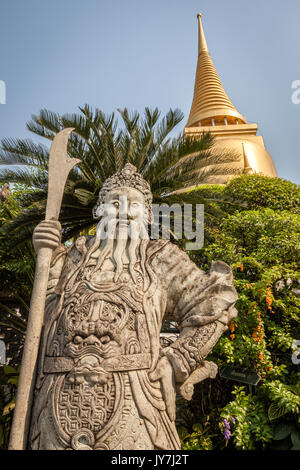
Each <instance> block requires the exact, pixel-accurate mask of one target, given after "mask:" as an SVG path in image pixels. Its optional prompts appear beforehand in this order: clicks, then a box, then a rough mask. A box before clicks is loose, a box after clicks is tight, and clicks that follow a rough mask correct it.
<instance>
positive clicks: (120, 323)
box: [30, 237, 236, 450]
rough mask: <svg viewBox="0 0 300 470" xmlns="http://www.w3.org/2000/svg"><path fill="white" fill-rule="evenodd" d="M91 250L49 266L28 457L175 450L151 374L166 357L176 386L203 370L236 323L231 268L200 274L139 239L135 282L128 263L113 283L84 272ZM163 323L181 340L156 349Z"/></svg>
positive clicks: (105, 274) (182, 257) (66, 254)
mask: <svg viewBox="0 0 300 470" xmlns="http://www.w3.org/2000/svg"><path fill="white" fill-rule="evenodd" d="M91 243H92V239H91V238H90V237H81V238H80V239H78V240H77V242H76V243H75V244H74V245H73V246H72V247H71V248H70V249H68V250H67V251H66V250H63V249H61V250H58V252H57V253H56V255H55V256H54V258H53V263H52V271H51V272H52V275H50V280H49V292H48V294H49V295H48V300H47V307H46V320H45V326H44V334H43V341H42V344H41V349H40V360H39V373H38V380H37V384H36V391H35V400H34V409H33V417H32V424H31V435H30V448H32V449H99V450H100V449H119V450H122V449H131V450H138V449H180V440H179V438H178V435H177V432H176V428H175V424H174V420H173V419H171V418H170V416H169V414H168V412H167V410H166V405H165V402H164V400H163V396H162V390H161V384H160V381H159V380H156V381H151V380H150V378H149V372H151V371H153V370H155V367H156V365H157V362H158V360H159V359H160V358H161V357H163V356H164V355H165V356H166V357H168V359H169V361H170V362H171V364H172V366H173V368H174V373H175V377H176V381H177V382H178V383H183V382H184V381H185V380H186V378H187V377H188V376H189V375H190V374H191V373H192V372H193V371H194V370H195V369H196V368H197V367H199V365H201V363H203V360H204V358H205V356H206V355H207V353H208V352H209V350H210V349H211V347H212V346H213V345H214V344H215V343H216V341H217V340H218V338H219V336H220V335H221V333H222V332H223V331H224V330H225V329H226V321H224V314H225V316H226V315H227V316H226V319H227V320H228V315H229V317H234V316H235V315H236V311H235V309H234V307H233V305H234V302H235V300H236V292H235V289H234V287H233V285H232V274H231V272H230V269H229V268H228V266H227V265H225V263H219V264H218V263H217V266H216V268H215V269H212V270H211V272H210V273H208V274H205V273H204V272H202V271H200V270H199V269H198V268H196V266H195V265H194V264H193V263H192V262H191V260H190V259H189V257H188V256H187V255H186V254H185V253H184V252H182V251H181V250H179V249H178V248H177V247H175V246H174V245H172V244H170V243H169V242H162V241H160V242H151V241H148V240H147V241H146V242H143V246H144V255H145V260H144V263H141V262H140V260H139V261H138V262H137V263H136V266H135V275H136V276H135V282H133V280H132V278H131V276H130V275H129V272H128V269H127V266H126V264H125V265H124V269H123V273H122V274H121V276H120V278H119V279H118V282H114V272H113V267H112V266H110V264H111V263H109V262H107V263H106V264H104V265H103V266H102V268H101V269H100V270H96V271H94V269H93V268H94V267H95V264H96V261H97V259H96V257H94V258H91V259H90V260H89V261H88V262H87V263H84V260H85V259H86V253H87V251H88V248H89V246H90V244H91ZM214 294H217V295H218V297H216V298H214ZM222 318H223V320H222ZM164 319H171V320H174V321H177V322H178V323H179V325H180V326H181V330H182V332H181V334H180V336H179V338H178V340H177V341H175V343H174V344H173V345H171V346H170V347H168V348H165V349H162V348H161V346H160V340H159V339H160V338H159V333H160V329H161V325H162V322H163V320H164ZM172 393H175V390H174V391H172Z"/></svg>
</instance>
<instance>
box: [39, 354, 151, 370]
mask: <svg viewBox="0 0 300 470" xmlns="http://www.w3.org/2000/svg"><path fill="white" fill-rule="evenodd" d="M99 366H100V367H102V368H103V369H104V370H105V371H107V372H125V371H129V370H141V369H149V368H150V366H151V355H150V354H149V353H142V354H128V355H126V354H123V355H120V356H116V357H111V358H108V359H103V360H102V361H101V363H100V364H99ZM80 367H82V365H80ZM73 368H76V362H75V361H74V359H72V358H71V357H59V356H58V357H49V356H46V357H45V360H44V373H45V374H59V373H64V372H70V371H71V370H72V369H73Z"/></svg>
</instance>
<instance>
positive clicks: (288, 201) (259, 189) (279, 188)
mask: <svg viewBox="0 0 300 470" xmlns="http://www.w3.org/2000/svg"><path fill="white" fill-rule="evenodd" d="M224 196H225V197H227V198H228V199H229V200H234V201H235V202H238V201H239V202H240V203H241V204H243V205H244V206H245V209H250V210H255V209H259V208H262V207H268V208H269V209H273V210H279V211H291V212H293V213H298V214H299V213H300V187H299V185H297V184H294V183H292V182H291V181H287V180H284V179H281V178H270V177H268V176H262V175H257V174H254V175H242V176H239V177H237V178H233V179H232V180H231V181H230V182H229V183H228V184H227V186H226V187H225V188H224Z"/></svg>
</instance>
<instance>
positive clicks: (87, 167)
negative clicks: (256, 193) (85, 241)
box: [0, 105, 237, 247]
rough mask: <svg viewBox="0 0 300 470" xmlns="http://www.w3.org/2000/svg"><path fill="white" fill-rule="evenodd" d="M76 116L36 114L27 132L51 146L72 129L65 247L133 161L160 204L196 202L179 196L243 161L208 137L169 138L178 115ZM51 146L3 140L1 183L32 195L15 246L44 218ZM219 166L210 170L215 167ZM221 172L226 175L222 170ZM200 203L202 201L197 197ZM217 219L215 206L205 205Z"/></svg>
mask: <svg viewBox="0 0 300 470" xmlns="http://www.w3.org/2000/svg"><path fill="white" fill-rule="evenodd" d="M79 110H80V113H78V114H65V115H62V116H60V115H59V114H57V113H54V112H51V111H48V110H41V112H40V114H39V115H33V116H32V120H31V121H30V122H29V123H28V124H27V128H28V129H29V130H30V131H31V132H33V133H34V134H35V135H37V136H39V137H43V138H45V139H47V140H49V141H52V140H53V138H54V137H55V135H56V134H57V133H58V132H59V131H61V130H62V129H64V128H66V127H73V128H74V131H73V132H72V133H71V136H70V138H69V143H68V154H69V156H70V157H72V158H79V159H80V160H81V163H80V164H79V165H78V166H77V167H75V168H74V169H73V170H72V171H71V173H70V175H69V179H68V181H67V184H66V188H65V193H64V198H63V202H62V207H61V213H60V222H61V224H62V227H63V241H66V240H70V239H72V238H73V237H75V236H77V235H78V234H79V233H86V232H87V231H88V230H89V229H91V227H92V226H93V224H94V221H93V218H92V207H93V205H94V204H95V202H96V199H97V195H98V193H99V190H100V188H101V186H102V184H103V182H104V181H105V179H106V178H108V177H109V176H110V175H112V174H113V173H115V172H116V171H118V170H120V169H121V168H123V166H124V165H125V164H126V163H128V162H130V163H132V164H133V165H135V166H136V167H137V169H138V171H140V173H141V174H142V176H143V177H144V178H145V179H146V180H147V181H149V183H150V185H151V188H152V192H153V196H154V202H156V203H157V202H161V201H162V199H163V200H164V202H172V201H173V200H175V201H176V202H178V200H180V202H184V201H185V200H188V201H189V202H192V200H191V198H192V196H191V195H188V194H186V195H184V194H180V197H179V196H178V195H177V196H176V195H174V191H175V190H177V189H179V188H183V187H188V186H190V185H194V184H196V183H197V184H200V183H201V182H203V181H204V179H205V178H206V177H207V176H209V175H212V174H215V175H217V174H221V173H222V174H224V164H226V165H228V167H227V170H228V173H233V172H234V170H233V169H232V168H231V166H230V162H233V161H235V160H236V158H237V156H236V155H235V154H232V153H228V152H227V153H221V154H216V152H215V151H213V150H212V147H213V144H214V138H213V137H212V136H211V135H210V134H208V133H205V134H203V135H202V137H201V138H200V139H199V138H198V139H192V138H185V137H184V136H183V135H182V134H180V135H179V136H177V137H170V133H171V132H172V131H173V130H174V128H175V127H176V126H177V125H178V124H179V123H180V122H181V120H182V119H183V114H182V112H181V111H180V110H178V109H175V110H172V109H170V111H169V112H168V113H167V114H166V115H165V116H164V117H163V118H160V112H159V110H158V109H157V108H155V109H154V110H150V109H149V108H145V111H144V115H143V116H141V115H140V114H139V113H137V112H133V113H130V112H129V111H128V109H127V108H125V109H124V110H118V112H119V114H120V117H121V124H120V123H119V122H118V120H117V119H116V116H115V114H114V113H112V114H110V115H105V114H104V113H103V112H102V111H101V110H99V109H96V110H92V109H91V108H90V107H89V106H88V105H85V106H84V107H80V108H79ZM48 159H49V147H48V146H46V145H44V144H41V143H35V142H34V141H32V140H31V139H13V138H4V139H3V140H2V147H1V150H0V164H1V165H4V167H2V170H1V171H0V183H1V182H6V181H9V182H10V183H22V184H26V185H27V186H29V187H31V188H33V189H34V190H33V191H31V192H30V193H29V194H24V196H23V197H21V198H20V204H21V206H22V212H21V214H20V215H19V216H18V217H16V218H15V219H14V220H13V221H12V222H11V223H9V224H6V226H5V231H6V233H9V234H10V240H11V241H12V247H15V246H22V244H23V243H25V242H26V241H28V239H29V238H30V237H31V233H32V230H33V228H34V226H35V225H37V223H38V222H39V221H41V220H42V219H43V218H44V214H45V206H46V199H47V181H48V174H47V172H48ZM212 164H214V167H213V169H212V167H211V165H212ZM218 165H220V167H219V168H220V169H218ZM197 197H198V201H197V202H202V201H200V200H199V195H198V196H197ZM206 209H207V212H208V213H210V214H211V216H212V217H214V216H215V214H214V212H215V211H216V208H215V207H214V205H209V204H208V205H207V206H206Z"/></svg>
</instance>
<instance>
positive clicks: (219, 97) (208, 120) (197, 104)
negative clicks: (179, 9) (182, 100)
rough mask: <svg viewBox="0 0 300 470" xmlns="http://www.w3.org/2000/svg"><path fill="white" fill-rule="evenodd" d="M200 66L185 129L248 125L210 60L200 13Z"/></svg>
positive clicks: (198, 65) (198, 66)
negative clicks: (231, 99) (228, 94)
mask: <svg viewBox="0 0 300 470" xmlns="http://www.w3.org/2000/svg"><path fill="white" fill-rule="evenodd" d="M197 17H198V23H199V36H198V38H199V39H198V62H197V71H196V79H195V88H194V97H193V103H192V107H191V111H190V116H189V119H188V122H187V125H186V127H198V126H199V125H201V126H212V125H225V124H246V123H247V121H246V119H245V118H244V116H242V115H241V114H240V113H239V112H238V111H237V109H236V108H235V106H234V105H233V104H232V102H231V101H230V99H229V97H228V96H227V94H226V92H225V90H224V88H223V85H222V83H221V80H220V78H219V75H218V73H217V71H216V69H215V66H214V63H213V61H212V58H211V57H210V54H209V51H208V47H207V43H206V39H205V35H204V31H203V26H202V21H201V14H200V13H198V15H197Z"/></svg>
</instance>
